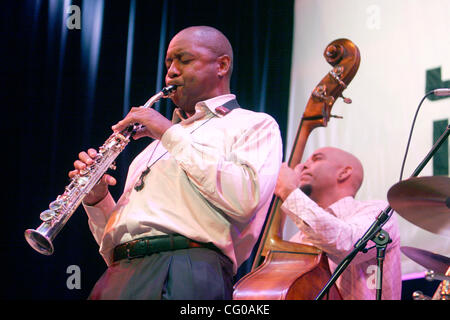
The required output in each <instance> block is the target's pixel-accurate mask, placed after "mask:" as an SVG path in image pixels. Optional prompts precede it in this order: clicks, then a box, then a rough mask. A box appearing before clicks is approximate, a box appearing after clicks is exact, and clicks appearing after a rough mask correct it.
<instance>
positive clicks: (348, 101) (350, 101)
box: [341, 94, 352, 104]
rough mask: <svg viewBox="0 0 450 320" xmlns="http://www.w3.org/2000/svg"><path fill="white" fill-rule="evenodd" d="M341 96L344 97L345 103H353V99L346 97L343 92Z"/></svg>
mask: <svg viewBox="0 0 450 320" xmlns="http://www.w3.org/2000/svg"><path fill="white" fill-rule="evenodd" d="M341 98H342V99H344V103H346V104H350V103H352V99H350V98H346V97H344V96H343V95H342V94H341Z"/></svg>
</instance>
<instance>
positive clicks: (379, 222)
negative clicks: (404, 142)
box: [316, 124, 450, 300]
mask: <svg viewBox="0 0 450 320" xmlns="http://www.w3.org/2000/svg"><path fill="white" fill-rule="evenodd" d="M449 134H450V124H449V125H448V126H447V129H446V130H445V131H444V133H443V134H442V135H441V136H440V137H439V139H438V140H437V141H436V143H435V144H434V145H433V147H432V148H431V150H430V152H428V154H427V155H426V156H425V158H424V160H423V161H422V162H421V163H420V164H419V165H418V167H417V168H416V170H414V172H413V174H412V175H411V177H417V176H418V175H419V173H420V172H421V171H422V169H423V168H424V167H425V166H426V164H427V163H428V161H430V159H431V158H432V157H433V155H434V154H435V153H436V151H437V150H438V149H439V148H440V146H441V145H442V143H444V141H445V139H447V138H448V136H449ZM391 211H392V208H391V207H390V206H388V207H387V208H386V209H384V210H383V211H382V212H381V213H380V214H379V215H378V216H377V218H376V219H375V222H374V223H373V224H372V225H371V226H370V228H369V229H368V230H367V231H366V233H365V234H364V236H363V237H362V238H361V239H359V240H358V242H357V243H356V244H355V246H354V247H355V249H353V250H352V251H351V252H350V253H349V254H348V255H347V256H346V257H345V258H344V260H342V262H341V263H339V265H338V266H337V267H336V269H335V271H334V272H333V274H332V276H331V278H330V280H328V282H327V283H326V285H325V287H323V289H322V290H321V291H320V292H319V294H318V295H317V297H316V300H320V299H322V298H323V296H324V295H325V294H326V293H327V292H328V290H329V289H330V288H331V286H332V285H333V284H334V283H335V282H336V280H337V279H338V278H339V276H340V275H341V274H342V272H344V270H345V269H346V268H347V266H348V265H349V264H350V262H352V260H353V259H354V258H355V256H356V254H357V253H358V252H359V251H362V250H364V248H365V247H366V245H367V242H369V240H371V239H372V238H373V237H375V236H376V235H377V234H378V232H380V230H381V227H382V226H383V225H384V224H385V223H386V222H387V220H388V219H389V218H390V216H389V212H391Z"/></svg>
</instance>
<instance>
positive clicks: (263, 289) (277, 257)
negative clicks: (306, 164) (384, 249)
mask: <svg viewBox="0 0 450 320" xmlns="http://www.w3.org/2000/svg"><path fill="white" fill-rule="evenodd" d="M323 55H324V57H325V60H326V61H327V62H328V63H329V64H330V65H331V66H332V67H333V68H332V70H330V71H329V72H328V73H327V74H326V75H325V77H324V78H323V79H322V80H321V81H320V83H319V84H318V85H317V86H316V87H315V88H314V90H313V91H312V93H311V96H310V98H309V100H308V103H307V105H306V107H305V111H304V113H303V116H302V118H301V121H300V124H299V127H298V130H297V134H296V137H295V140H294V144H293V148H292V151H291V154H290V158H289V160H288V166H289V167H291V168H295V166H296V165H297V164H299V163H300V162H301V159H302V157H303V151H304V149H305V145H306V142H307V139H308V137H309V134H310V133H311V131H312V130H314V129H315V128H317V127H326V126H327V125H328V122H329V120H330V118H331V117H334V116H332V115H331V109H332V107H333V105H334V103H335V102H336V100H337V99H338V98H340V97H341V98H343V99H344V102H345V103H351V100H350V99H348V98H345V97H343V95H342V92H343V91H344V90H345V89H346V88H347V86H348V84H349V83H350V82H351V81H352V79H353V77H354V76H355V74H356V72H357V70H358V68H359V63H360V59H361V58H360V53H359V49H358V47H357V46H356V45H355V44H354V43H353V42H351V41H350V40H348V39H337V40H335V41H333V42H331V43H330V44H329V45H328V46H327V47H326V49H325V51H324V53H323ZM281 204H282V202H281V200H280V199H279V198H278V197H275V198H274V201H273V202H272V207H271V209H270V211H269V216H268V218H267V222H266V225H265V227H264V232H263V236H262V238H261V242H260V244H259V247H258V251H257V253H256V256H255V260H254V263H253V266H252V270H251V272H250V273H249V274H247V275H245V276H244V277H243V278H241V279H240V280H239V281H238V282H237V283H236V285H235V286H234V293H233V299H235V300H254V299H257V300H264V299H269V300H275V299H305V300H306V299H314V298H315V297H316V296H317V294H318V293H319V292H320V289H321V288H322V287H323V286H324V285H325V284H326V282H327V280H328V279H329V277H330V276H331V273H330V270H329V267H328V260H327V259H326V256H325V254H324V253H323V252H322V251H321V250H320V249H318V248H316V247H313V246H310V245H306V244H300V243H294V242H290V241H285V240H283V237H282V229H283V225H282V214H281V209H280V208H281ZM329 298H330V299H340V294H339V292H338V291H337V289H336V288H335V287H333V288H331V290H330V292H329Z"/></svg>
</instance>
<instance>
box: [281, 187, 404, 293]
mask: <svg viewBox="0 0 450 320" xmlns="http://www.w3.org/2000/svg"><path fill="white" fill-rule="evenodd" d="M386 207H387V203H386V202H384V201H366V202H362V201H357V200H355V199H354V198H352V197H345V198H342V199H340V200H339V201H337V202H335V203H333V204H332V205H331V206H330V207H328V208H327V209H326V210H324V209H322V208H321V207H319V206H318V205H317V204H316V203H315V202H314V201H312V200H311V199H310V198H309V197H308V196H306V195H305V194H304V193H303V192H302V191H301V190H299V189H296V190H294V191H293V192H292V193H291V194H290V195H289V196H288V197H287V198H286V200H285V201H284V203H283V205H282V206H281V208H282V210H283V212H285V213H287V214H288V216H289V217H290V218H292V220H293V221H294V222H295V224H296V225H297V227H298V228H299V229H300V231H299V232H298V233H296V234H295V235H294V236H293V237H292V239H291V241H293V242H299V243H303V244H310V245H313V246H315V247H317V248H319V249H321V250H323V251H324V252H326V254H327V257H328V258H329V259H328V260H329V265H330V269H331V272H334V270H335V269H336V267H337V265H338V264H339V263H341V262H342V260H343V259H344V258H345V257H346V256H347V255H348V254H349V253H350V252H351V251H352V250H353V249H354V244H355V243H356V242H357V241H358V240H359V239H360V238H361V237H362V236H363V235H364V234H365V232H366V231H367V230H368V229H369V227H370V226H371V225H372V223H373V222H374V221H375V218H376V217H377V216H378V214H379V213H380V212H381V211H382V210H384V209H385V208H386ZM383 230H385V231H386V232H387V233H388V234H389V236H390V238H391V239H392V243H390V244H388V246H387V251H386V256H385V260H384V263H383V281H382V288H381V289H382V299H383V300H399V299H401V289H402V283H401V266H400V233H399V230H398V224H397V217H396V215H395V214H393V215H392V216H391V218H390V219H389V220H388V222H387V223H386V224H385V225H384V226H383ZM373 245H375V244H374V243H373V242H372V241H369V242H368V243H367V246H366V248H369V247H372V246H373ZM376 253H377V250H376V248H373V249H371V250H369V251H368V252H367V253H362V252H359V253H358V254H357V255H356V256H355V258H354V259H353V261H352V262H351V263H350V265H348V267H347V269H346V270H345V271H344V272H343V273H342V274H341V275H340V277H339V278H338V280H337V282H336V285H337V287H338V289H339V291H340V293H341V295H342V298H343V299H344V300H374V299H375V298H376V284H377V281H376V276H377V272H378V270H377V260H376Z"/></svg>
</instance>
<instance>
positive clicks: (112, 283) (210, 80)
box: [69, 26, 282, 299]
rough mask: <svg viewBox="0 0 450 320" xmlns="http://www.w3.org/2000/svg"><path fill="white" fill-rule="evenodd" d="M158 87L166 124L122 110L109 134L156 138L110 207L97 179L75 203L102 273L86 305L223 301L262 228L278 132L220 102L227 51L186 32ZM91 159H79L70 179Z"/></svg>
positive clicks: (277, 156) (147, 113)
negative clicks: (168, 113) (163, 88)
mask: <svg viewBox="0 0 450 320" xmlns="http://www.w3.org/2000/svg"><path fill="white" fill-rule="evenodd" d="M165 64H166V67H167V74H166V78H165V81H166V84H167V85H175V86H176V91H175V92H174V93H173V94H172V95H171V97H170V98H171V99H172V101H173V102H174V104H175V105H176V106H177V107H178V109H176V110H175V112H174V117H173V119H172V121H169V120H168V119H166V118H165V117H164V116H162V115H161V114H159V113H158V112H157V111H156V110H154V109H151V108H132V109H131V111H130V112H129V114H128V115H127V116H126V117H125V118H124V119H123V120H121V121H119V122H118V123H117V124H115V125H114V126H113V127H112V129H113V130H114V131H115V132H121V131H122V130H124V129H126V128H127V127H129V126H130V125H133V124H135V123H139V124H141V125H142V126H143V127H142V128H141V129H140V130H138V131H137V132H136V134H135V135H134V138H135V139H139V138H141V137H146V136H147V137H151V138H153V139H155V140H154V141H153V142H152V143H151V144H149V146H148V147H147V148H145V149H144V150H143V151H142V153H141V154H139V155H138V156H137V157H136V158H135V159H134V160H133V162H132V163H131V165H130V167H129V171H128V175H127V180H126V183H125V187H124V192H123V194H122V196H121V197H120V199H118V201H117V202H116V201H115V200H114V199H113V197H112V196H111V194H110V193H109V191H108V190H109V189H108V188H109V186H113V185H115V184H116V180H115V179H114V177H112V176H110V175H108V174H105V175H104V176H103V177H102V179H101V180H100V182H99V183H98V184H97V185H96V186H95V187H94V188H93V189H92V190H91V192H90V193H89V194H88V195H86V196H85V198H84V199H83V206H84V208H85V210H86V212H87V215H88V223H89V227H90V229H91V231H92V233H93V235H94V238H95V239H96V241H97V243H98V244H99V247H100V248H99V252H100V254H101V255H102V256H103V258H104V260H105V262H106V264H107V266H108V269H107V270H106V271H105V273H104V275H103V276H102V277H101V278H100V279H99V280H98V282H97V283H96V285H95V286H94V288H93V290H92V292H91V294H90V298H91V299H231V297H232V277H233V275H234V273H236V271H237V268H238V267H239V265H240V264H241V263H242V262H243V261H245V260H246V259H247V258H248V257H249V255H250V253H251V250H252V248H253V246H254V244H255V242H256V240H257V239H258V236H259V233H260V231H261V228H262V225H263V223H264V220H265V217H266V213H267V210H268V207H269V205H270V201H271V199H272V194H273V191H274V188H275V184H276V178H277V175H278V171H279V168H280V165H281V158H282V142H281V136H280V132H279V128H278V125H277V123H276V122H275V121H274V119H273V118H272V117H270V116H269V115H267V114H264V113H256V112H252V111H249V110H245V109H242V108H240V106H239V105H238V103H237V100H236V97H235V96H234V95H233V94H231V93H230V77H231V73H232V66H233V52H232V47H231V45H230V43H229V41H228V39H227V38H226V37H225V36H224V35H223V34H222V33H221V32H220V31H218V30H216V29H214V28H211V27H206V26H196V27H189V28H186V29H184V30H182V31H180V32H179V33H178V34H176V35H175V37H174V38H173V39H172V40H171V42H170V44H169V46H168V49H167V54H166V59H165ZM96 155H97V151H96V150H94V149H89V150H88V151H86V152H81V153H80V154H79V159H78V160H76V161H75V163H74V170H73V171H71V172H70V173H69V177H73V176H75V175H76V174H78V173H79V172H80V171H82V170H83V169H85V168H86V167H87V166H89V165H90V164H92V163H93V161H94V160H93V159H94V158H95V157H96Z"/></svg>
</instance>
